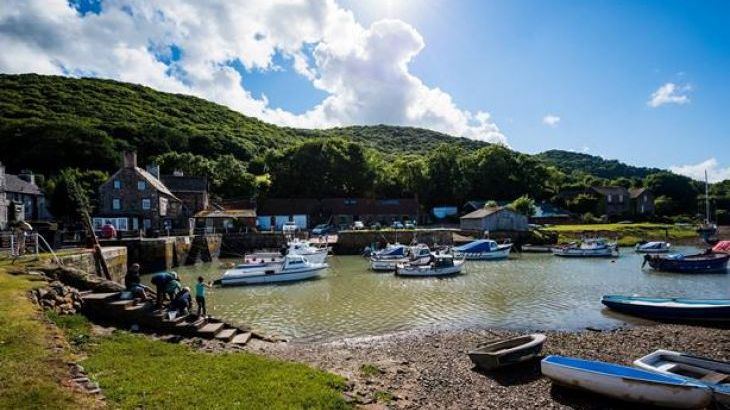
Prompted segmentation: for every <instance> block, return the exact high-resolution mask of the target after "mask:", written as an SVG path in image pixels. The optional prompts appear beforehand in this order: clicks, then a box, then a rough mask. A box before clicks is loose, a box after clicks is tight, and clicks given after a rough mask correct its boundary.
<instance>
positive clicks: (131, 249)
mask: <svg viewBox="0 0 730 410" xmlns="http://www.w3.org/2000/svg"><path fill="white" fill-rule="evenodd" d="M102 243H103V244H104V245H115V246H122V247H124V248H126V250H127V264H128V265H131V264H133V263H139V264H140V267H141V269H140V270H141V272H142V273H153V272H160V271H165V270H170V269H172V268H174V267H176V266H181V265H192V264H194V263H196V262H198V261H203V262H211V261H212V260H213V259H215V258H217V257H218V255H219V254H220V247H221V239H220V235H206V236H205V237H201V236H195V237H194V236H171V237H165V238H129V239H113V240H102Z"/></svg>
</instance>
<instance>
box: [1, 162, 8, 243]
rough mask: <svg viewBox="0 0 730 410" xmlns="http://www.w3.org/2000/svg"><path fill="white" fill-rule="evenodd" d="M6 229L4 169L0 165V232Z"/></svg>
mask: <svg viewBox="0 0 730 410" xmlns="http://www.w3.org/2000/svg"><path fill="white" fill-rule="evenodd" d="M7 228H8V200H7V199H6V197H5V167H4V166H3V164H2V163H0V231H2V230H4V229H7Z"/></svg>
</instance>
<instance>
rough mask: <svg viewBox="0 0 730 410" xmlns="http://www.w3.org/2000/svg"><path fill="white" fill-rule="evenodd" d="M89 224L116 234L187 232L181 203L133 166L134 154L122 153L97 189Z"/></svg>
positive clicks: (147, 173) (135, 160)
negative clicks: (112, 229)
mask: <svg viewBox="0 0 730 410" xmlns="http://www.w3.org/2000/svg"><path fill="white" fill-rule="evenodd" d="M93 221H94V227H95V229H100V228H101V227H102V226H103V225H106V224H110V225H113V226H114V227H115V228H116V229H117V230H118V231H136V230H144V231H146V232H148V233H154V232H155V231H158V232H163V233H164V232H165V231H167V230H174V229H189V222H188V220H187V219H186V218H184V217H183V216H182V201H181V200H180V199H179V198H178V197H177V196H175V195H174V194H173V193H172V192H170V190H169V189H168V188H167V187H166V186H165V184H163V183H162V181H160V180H159V179H158V178H157V177H155V176H154V175H152V174H151V173H149V172H147V171H146V170H144V169H142V168H140V167H138V166H137V154H136V153H134V152H125V153H124V155H123V161H122V167H121V168H120V169H119V170H118V171H117V172H116V173H114V175H112V176H111V177H110V178H109V179H108V180H107V181H106V182H104V183H103V184H102V185H101V186H100V187H99V209H98V211H97V215H95V216H94V218H93Z"/></svg>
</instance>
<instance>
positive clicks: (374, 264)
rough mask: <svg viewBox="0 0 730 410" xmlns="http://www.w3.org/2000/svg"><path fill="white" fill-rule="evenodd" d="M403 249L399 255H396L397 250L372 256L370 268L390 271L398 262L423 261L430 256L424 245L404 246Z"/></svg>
mask: <svg viewBox="0 0 730 410" xmlns="http://www.w3.org/2000/svg"><path fill="white" fill-rule="evenodd" d="M404 248H405V251H404V252H403V254H401V255H400V256H396V255H398V254H399V252H395V253H388V254H385V255H381V256H378V255H377V254H376V256H373V257H371V258H370V269H372V270H374V271H377V272H392V271H394V270H395V269H396V267H397V266H398V264H403V263H409V262H413V263H424V262H427V261H428V260H429V258H430V257H431V250H430V249H429V248H428V246H426V245H416V246H411V247H407V248H406V247H404Z"/></svg>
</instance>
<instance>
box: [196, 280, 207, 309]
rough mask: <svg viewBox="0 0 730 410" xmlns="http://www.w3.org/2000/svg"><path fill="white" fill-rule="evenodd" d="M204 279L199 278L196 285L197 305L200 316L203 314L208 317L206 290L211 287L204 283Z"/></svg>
mask: <svg viewBox="0 0 730 410" xmlns="http://www.w3.org/2000/svg"><path fill="white" fill-rule="evenodd" d="M203 280H204V279H203V277H202V276H198V283H196V284H195V303H196V304H197V305H198V316H200V313H201V312H202V313H203V316H208V310H207V309H206V308H205V288H209V287H210V285H208V284H206V283H205V282H203Z"/></svg>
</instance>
